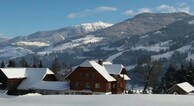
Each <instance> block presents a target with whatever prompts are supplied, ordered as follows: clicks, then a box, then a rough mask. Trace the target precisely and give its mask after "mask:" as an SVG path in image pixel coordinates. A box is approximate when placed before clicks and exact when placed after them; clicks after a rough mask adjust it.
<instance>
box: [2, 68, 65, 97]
mask: <svg viewBox="0 0 194 106" xmlns="http://www.w3.org/2000/svg"><path fill="white" fill-rule="evenodd" d="M0 89H1V90H6V91H8V94H10V95H22V94H27V93H40V94H60V93H63V92H64V91H65V90H67V89H69V83H68V82H58V81H57V79H56V77H55V75H54V73H53V72H52V71H51V70H49V69H48V68H0Z"/></svg>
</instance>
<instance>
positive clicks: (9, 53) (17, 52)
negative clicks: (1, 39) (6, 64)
mask: <svg viewBox="0 0 194 106" xmlns="http://www.w3.org/2000/svg"><path fill="white" fill-rule="evenodd" d="M32 53H33V51H31V50H29V49H24V48H22V47H11V46H8V47H5V48H1V49H0V58H9V59H15V58H17V57H23V56H26V55H28V54H32Z"/></svg>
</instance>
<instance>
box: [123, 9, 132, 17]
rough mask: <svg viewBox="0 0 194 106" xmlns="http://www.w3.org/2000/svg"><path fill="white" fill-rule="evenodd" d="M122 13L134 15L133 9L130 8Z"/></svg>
mask: <svg viewBox="0 0 194 106" xmlns="http://www.w3.org/2000/svg"><path fill="white" fill-rule="evenodd" d="M123 14H124V15H128V16H132V15H134V11H133V10H132V9H129V10H126V11H125V12H124V13H123Z"/></svg>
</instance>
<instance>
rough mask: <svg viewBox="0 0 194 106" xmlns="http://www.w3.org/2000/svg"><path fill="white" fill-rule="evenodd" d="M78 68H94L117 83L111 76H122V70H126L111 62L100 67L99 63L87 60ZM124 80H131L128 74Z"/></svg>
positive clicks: (108, 79)
mask: <svg viewBox="0 0 194 106" xmlns="http://www.w3.org/2000/svg"><path fill="white" fill-rule="evenodd" d="M77 67H93V68H94V69H95V70H96V71H98V72H99V73H100V74H101V75H102V76H103V77H104V78H105V79H106V80H107V81H109V82H111V81H116V79H115V78H113V77H112V76H111V75H110V74H114V75H120V74H121V71H122V69H123V68H124V66H123V65H121V64H112V63H111V62H105V63H104V62H103V65H100V64H99V63H98V61H95V60H91V61H89V60H86V61H85V62H83V63H82V64H80V65H79V66H76V68H77ZM74 70H76V69H74ZM72 72H73V71H72ZM70 74H71V73H70ZM70 74H69V75H70ZM69 75H68V76H69ZM68 76H67V77H68ZM122 77H123V76H122ZM124 80H130V78H129V77H128V76H127V75H126V74H124Z"/></svg>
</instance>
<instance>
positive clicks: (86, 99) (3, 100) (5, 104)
mask: <svg viewBox="0 0 194 106" xmlns="http://www.w3.org/2000/svg"><path fill="white" fill-rule="evenodd" d="M0 105H1V106H194V95H152V94H145V95H143V94H131V95H127V94H126V95H50V96H18V97H14V96H2V95H0Z"/></svg>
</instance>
